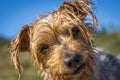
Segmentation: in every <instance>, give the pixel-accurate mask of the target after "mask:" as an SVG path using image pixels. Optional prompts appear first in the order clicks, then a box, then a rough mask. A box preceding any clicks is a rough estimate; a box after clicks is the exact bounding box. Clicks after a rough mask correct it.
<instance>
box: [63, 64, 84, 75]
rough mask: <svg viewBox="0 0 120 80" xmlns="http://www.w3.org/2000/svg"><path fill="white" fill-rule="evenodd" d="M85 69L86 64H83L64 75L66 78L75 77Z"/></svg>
mask: <svg viewBox="0 0 120 80" xmlns="http://www.w3.org/2000/svg"><path fill="white" fill-rule="evenodd" d="M85 67H86V64H85V63H83V64H82V65H80V66H79V67H77V68H75V69H74V70H73V71H72V72H71V73H65V75H66V76H69V75H77V74H79V73H80V72H81V71H82V70H83V69H84V68H85Z"/></svg>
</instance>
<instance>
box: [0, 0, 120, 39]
mask: <svg viewBox="0 0 120 80" xmlns="http://www.w3.org/2000/svg"><path fill="white" fill-rule="evenodd" d="M63 1H64V0H0V36H4V37H6V38H9V39H10V38H12V37H14V36H15V35H16V34H17V33H18V32H19V30H20V28H21V27H22V26H23V25H25V24H29V23H31V22H33V21H35V19H36V18H37V16H39V15H42V14H46V13H49V12H52V11H54V10H57V8H58V7H59V5H60V4H61V3H62V2H63ZM94 1H95V2H96V4H95V6H96V10H95V11H94V13H95V14H96V17H97V18H98V21H99V24H100V25H103V24H104V25H108V24H114V25H115V26H116V27H115V28H114V29H116V30H118V29H119V30H120V20H119V19H120V0H94Z"/></svg>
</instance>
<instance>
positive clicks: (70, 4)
mask: <svg viewBox="0 0 120 80" xmlns="http://www.w3.org/2000/svg"><path fill="white" fill-rule="evenodd" d="M92 7H93V6H91V5H90V1H89V0H74V1H72V0H71V1H66V2H64V3H63V4H61V6H60V8H59V9H58V10H57V11H54V12H52V13H50V14H48V15H44V16H41V17H40V18H39V19H37V20H36V21H35V22H33V23H32V24H29V25H25V26H24V27H23V28H22V29H21V31H20V33H19V34H18V35H17V36H16V37H15V38H14V39H13V40H12V41H11V43H10V46H9V50H10V52H11V55H12V56H11V57H12V61H13V63H14V65H15V69H16V70H17V71H18V73H19V74H20V73H21V65H20V62H19V53H20V52H25V51H27V52H29V53H30V55H31V57H32V58H33V60H34V62H35V63H36V65H37V66H38V70H40V71H43V73H44V80H97V78H96V77H97V76H96V75H95V74H98V73H97V71H96V70H97V67H96V63H95V55H94V54H93V53H94V51H93V50H94V38H93V33H92V32H91V30H90V26H88V25H87V24H88V23H86V17H87V16H90V17H91V20H92V21H93V23H95V24H96V25H98V23H97V20H96V18H95V16H94V15H93V13H92V11H91V9H92ZM68 54H69V55H74V54H78V55H80V56H81V57H82V59H81V61H80V63H79V64H77V65H76V66H74V65H72V66H73V68H68V67H67V66H66V65H65V63H64V59H65V56H66V55H68ZM82 64H85V67H84V68H83V69H82V70H80V72H79V73H77V74H74V73H75V70H76V69H77V68H78V67H79V66H81V65H82Z"/></svg>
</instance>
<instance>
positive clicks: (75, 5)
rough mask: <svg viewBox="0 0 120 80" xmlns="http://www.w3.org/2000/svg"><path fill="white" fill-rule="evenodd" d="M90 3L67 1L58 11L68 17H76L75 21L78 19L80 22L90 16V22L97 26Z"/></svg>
mask: <svg viewBox="0 0 120 80" xmlns="http://www.w3.org/2000/svg"><path fill="white" fill-rule="evenodd" d="M90 1H91V0H68V1H67V2H64V3H63V4H62V5H61V6H60V8H59V10H60V11H65V12H66V13H67V14H68V15H70V16H72V17H74V18H75V16H76V18H77V19H80V21H83V22H84V21H85V18H86V17H87V15H89V16H91V18H92V21H93V22H94V23H95V24H96V25H97V26H98V21H97V19H96V17H95V15H94V14H93V13H92V11H91V9H92V7H93V6H92V5H91V3H92V2H90Z"/></svg>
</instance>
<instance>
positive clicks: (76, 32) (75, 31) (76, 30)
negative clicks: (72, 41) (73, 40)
mask: <svg viewBox="0 0 120 80" xmlns="http://www.w3.org/2000/svg"><path fill="white" fill-rule="evenodd" d="M79 33H80V30H79V28H77V27H75V28H73V29H72V35H73V37H74V36H77V35H79Z"/></svg>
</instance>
